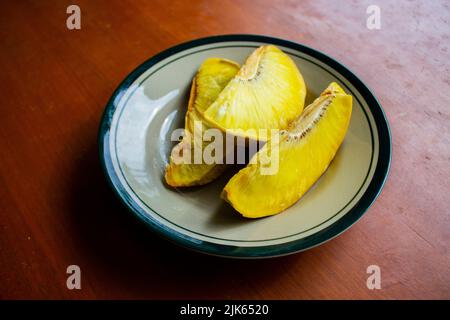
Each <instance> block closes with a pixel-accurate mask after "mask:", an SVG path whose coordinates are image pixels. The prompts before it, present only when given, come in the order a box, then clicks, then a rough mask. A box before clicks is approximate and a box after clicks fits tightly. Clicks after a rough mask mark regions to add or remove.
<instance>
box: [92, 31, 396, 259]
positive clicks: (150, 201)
mask: <svg viewBox="0 0 450 320" xmlns="http://www.w3.org/2000/svg"><path fill="white" fill-rule="evenodd" d="M263 44H274V45H276V46H278V47H279V48H280V49H281V50H283V51H284V52H285V53H287V54H288V55H289V56H290V57H291V58H292V59H293V60H294V62H295V63H296V64H297V66H298V67H299V68H300V70H301V72H302V74H303V77H304V79H305V82H306V85H307V87H308V96H307V100H312V99H314V98H315V97H317V96H318V95H319V94H320V93H321V92H322V90H324V89H325V88H326V87H327V85H328V84H329V83H330V82H332V81H336V82H337V83H338V84H339V85H341V86H342V87H343V88H344V89H345V90H346V91H347V93H349V94H351V95H352V96H353V98H354V99H353V113H352V118H351V123H350V126H349V129H348V132H347V135H346V137H345V140H344V142H343V144H342V146H341V147H340V149H339V151H338V152H337V154H336V157H335V158H334V160H333V162H332V163H331V165H330V166H329V168H328V170H327V171H326V172H325V173H324V175H323V176H322V177H321V178H320V179H319V180H318V182H317V183H316V184H315V185H314V186H313V187H312V188H311V189H310V190H309V191H308V192H307V193H306V194H305V195H304V196H303V197H302V199H300V201H298V202H297V203H296V204H295V205H293V206H292V207H290V208H289V209H287V210H285V211H284V212H283V213H281V214H278V215H275V216H271V217H266V218H262V219H253V220H252V219H245V218H242V217H240V216H239V215H238V214H237V213H236V212H235V211H234V209H233V208H232V207H231V206H230V205H228V204H227V203H225V202H224V201H222V200H221V199H220V197H219V195H220V192H221V190H222V188H223V187H224V186H225V184H226V182H227V179H229V178H230V177H231V175H232V174H233V172H232V171H233V169H230V170H229V172H227V173H226V174H225V175H224V176H223V177H221V178H220V179H218V180H217V181H214V182H213V183H210V184H208V185H207V186H203V187H196V188H187V189H181V188H180V189H172V188H170V187H168V186H166V184H165V183H164V168H165V166H166V165H167V163H168V158H169V154H170V150H171V148H172V146H173V145H174V142H171V133H172V131H173V130H175V129H177V128H182V127H183V124H184V122H183V120H184V115H185V112H186V108H187V102H188V97H189V89H190V85H191V81H192V78H193V76H194V75H195V73H196V71H197V69H198V68H199V66H200V64H201V63H202V62H203V61H204V60H205V59H206V58H208V57H222V58H227V59H231V60H234V61H237V62H239V63H241V64H242V63H243V62H244V60H245V58H246V57H247V56H248V55H249V54H250V53H251V52H252V51H253V50H254V49H255V48H257V47H259V46H260V45H263ZM99 152H100V159H101V163H102V166H103V169H104V173H105V175H106V178H107V180H108V182H109V184H110V185H111V187H112V189H113V190H114V192H115V194H116V195H117V196H118V197H119V199H120V200H121V201H122V202H123V203H124V204H125V206H126V207H127V208H128V209H129V211H130V212H131V213H132V214H133V215H135V216H136V217H137V218H139V219H140V220H141V221H142V222H144V223H145V224H146V225H147V226H148V227H150V228H151V229H152V230H153V231H155V232H156V233H157V234H159V235H161V236H163V237H165V238H167V239H168V240H171V241H173V242H175V243H177V244H180V245H182V246H184V247H187V248H190V249H193V250H196V251H200V252H203V253H208V254H213V255H219V256H226V257H234V258H263V257H274V256H281V255H286V254H291V253H295V252H298V251H302V250H305V249H308V248H312V247H314V246H317V245H319V244H321V243H324V242H325V241H328V240H330V239H332V238H334V237H336V236H337V235H339V234H340V233H342V232H343V231H345V230H346V229H348V228H349V227H350V226H351V225H352V224H353V223H355V222H356V221H357V220H358V219H359V218H360V217H361V216H362V215H363V214H364V213H365V212H366V210H367V209H368V208H369V207H370V205H371V204H372V203H373V201H374V200H375V199H376V198H377V196H378V194H379V193H380V191H381V189H382V187H383V185H384V182H385V180H386V177H387V174H388V171H389V165H390V160H391V136H390V131H389V125H388V122H387V120H386V117H385V115H384V112H383V109H382V108H381V106H380V104H379V103H378V101H377V100H376V98H375V96H374V95H373V94H372V93H371V91H370V90H369V89H368V88H367V86H366V85H365V84H364V83H363V82H362V81H361V80H360V79H359V78H358V77H357V76H356V75H355V74H354V73H353V72H351V71H350V70H349V69H348V68H346V67H345V66H343V65H342V64H341V63H339V62H337V61H336V60H334V59H332V58H330V57H329V56H327V55H326V54H324V53H321V52H319V51H317V50H314V49H312V48H309V47H307V46H304V45H301V44H298V43H294V42H291V41H287V40H282V39H277V38H272V37H267V36H259V35H224V36H214V37H208V38H202V39H198V40H194V41H190V42H187V43H183V44H180V45H177V46H175V47H172V48H170V49H167V50H165V51H163V52H161V53H159V54H157V55H155V56H154V57H152V58H150V59H149V60H147V61H146V62H144V63H143V64H142V65H140V66H139V67H137V68H136V69H135V70H134V71H133V72H131V73H130V74H129V75H128V76H127V77H126V78H125V80H124V81H123V82H122V83H121V84H120V85H119V87H118V88H117V90H116V91H115V92H114V94H113V95H112V97H111V99H110V101H109V102H108V104H107V106H106V109H105V112H104V114H103V118H102V120H101V125H100V130H99Z"/></svg>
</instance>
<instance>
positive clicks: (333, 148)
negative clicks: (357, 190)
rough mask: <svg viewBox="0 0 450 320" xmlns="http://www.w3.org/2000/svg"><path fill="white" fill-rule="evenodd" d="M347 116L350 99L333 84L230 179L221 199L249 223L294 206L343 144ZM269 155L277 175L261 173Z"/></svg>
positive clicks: (349, 113) (347, 122) (348, 117)
mask: <svg viewBox="0 0 450 320" xmlns="http://www.w3.org/2000/svg"><path fill="white" fill-rule="evenodd" d="M351 113H352V97H351V96H350V95H348V94H346V93H345V92H344V90H343V89H342V88H341V87H340V86H339V85H338V84H337V83H331V84H330V85H329V86H328V88H326V89H325V91H324V92H323V93H322V94H321V95H320V96H319V97H318V98H317V99H316V100H314V102H313V103H312V104H310V105H309V106H308V107H306V108H305V110H304V112H303V113H302V115H301V116H300V117H299V118H298V119H297V120H295V121H294V122H292V123H291V124H290V126H289V128H288V129H287V130H286V131H284V132H281V134H280V139H279V141H278V142H272V140H269V141H268V142H267V143H266V145H265V146H264V147H263V148H262V149H261V150H260V151H258V153H256V154H255V155H254V156H253V158H252V160H251V161H250V163H249V164H248V165H247V166H246V167H245V168H244V169H242V170H240V171H239V172H238V173H237V174H236V175H234V176H233V177H232V178H231V180H230V181H229V182H228V183H227V185H226V186H225V188H224V189H223V192H222V198H223V199H225V200H226V201H227V202H229V203H230V204H231V205H232V206H233V207H234V209H236V211H238V212H239V213H240V214H242V215H243V216H244V217H248V218H259V217H264V216H269V215H274V214H277V213H280V212H282V211H283V210H285V209H287V208H288V207H290V206H292V205H293V204H294V203H296V202H297V201H298V200H299V199H300V198H301V197H302V196H303V195H304V194H305V192H306V191H308V189H309V188H310V187H311V186H312V185H313V184H314V183H315V182H316V181H317V180H318V179H319V178H320V176H321V175H322V174H323V173H324V172H325V170H326V169H327V168H328V166H329V165H330V163H331V161H332V160H333V158H334V156H335V154H336V152H337V150H338V148H339V146H340V145H341V143H342V141H343V140H344V137H345V134H346V132H347V128H348V126H349V123H350V118H351ZM275 150H276V151H275ZM272 152H277V154H278V157H279V158H278V170H277V172H276V173H275V174H263V173H262V170H261V168H262V166H263V165H264V164H266V163H267V161H266V160H267V157H268V156H269V155H270V156H273V155H272V154H271V153H272Z"/></svg>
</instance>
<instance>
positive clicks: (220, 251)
mask: <svg viewBox="0 0 450 320" xmlns="http://www.w3.org/2000/svg"><path fill="white" fill-rule="evenodd" d="M218 42H252V43H255V42H260V43H270V44H274V45H280V46H283V47H286V48H289V49H291V50H294V51H297V52H301V53H306V54H308V55H310V56H312V57H313V58H315V59H317V60H319V61H321V62H322V63H324V64H326V65H328V66H330V67H331V68H332V69H334V70H336V71H337V72H338V73H339V74H341V75H343V76H344V77H345V78H346V79H347V80H348V81H349V82H350V83H351V84H352V85H353V86H354V87H355V89H356V90H357V91H358V92H359V93H360V95H361V96H362V97H363V98H364V100H365V101H366V103H367V105H368V107H369V110H370V113H371V114H372V117H373V119H374V123H375V125H376V128H377V133H378V141H379V152H378V159H377V163H376V167H375V171H374V174H373V176H372V178H371V180H370V182H369V184H368V187H367V189H366V190H365V191H364V193H363V194H362V196H361V198H360V200H359V201H358V202H357V203H356V204H355V205H354V206H353V207H352V208H351V209H350V210H349V211H348V212H347V213H346V214H345V215H344V216H343V217H341V218H340V219H338V220H337V221H335V222H334V223H333V224H331V225H330V226H328V227H326V228H324V229H322V230H319V231H318V232H316V233H313V234H311V235H309V236H307V237H305V238H301V239H296V240H293V241H290V242H283V243H279V244H272V245H267V246H254V247H252V246H238V245H236V246H234V245H225V244H219V243H213V242H209V241H206V240H200V239H197V238H195V237H191V236H188V235H185V234H182V233H180V232H178V231H176V230H174V229H172V228H170V226H167V225H166V224H164V223H161V222H159V221H157V220H155V219H153V218H152V217H151V216H148V215H144V214H143V213H141V212H140V210H139V207H138V205H137V203H135V202H134V201H133V200H132V199H131V197H129V196H127V194H128V193H127V192H126V191H125V188H124V186H123V185H122V183H121V182H120V180H119V178H118V176H117V174H116V172H115V170H114V168H113V165H112V159H111V153H110V150H109V134H110V129H111V121H112V118H113V115H114V112H115V110H116V108H117V106H118V103H119V101H120V100H121V98H122V97H123V95H124V94H125V93H126V91H127V90H128V88H129V87H130V85H131V84H132V83H133V82H134V81H135V80H136V79H138V78H139V76H141V75H142V73H144V72H145V71H146V70H148V69H149V68H151V67H152V66H153V65H155V64H156V63H158V62H160V61H161V60H163V59H166V58H169V57H170V56H172V55H174V54H176V53H178V52H181V51H184V50H187V49H191V48H194V47H198V46H203V45H208V44H212V43H218ZM98 151H99V158H100V164H101V167H102V171H103V173H104V175H105V177H106V180H107V182H108V185H109V186H110V188H111V189H112V190H113V193H114V194H115V195H116V197H117V198H118V199H119V201H120V202H121V203H122V204H123V205H124V206H125V208H126V209H127V210H128V211H130V212H131V213H132V214H133V215H134V216H136V217H137V218H138V220H139V221H141V222H142V223H144V224H145V225H146V226H147V227H150V230H151V231H153V232H155V233H156V234H158V235H159V236H162V237H163V238H166V239H167V240H169V241H171V242H174V243H176V244H178V245H181V246H183V247H186V248H189V249H192V250H194V251H198V252H202V253H206V254H211V255H217V256H222V257H230V258H269V257H276V256H283V255H288V254H293V253H296V252H300V251H304V250H307V249H311V248H313V247H316V246H318V245H320V244H323V243H325V242H327V241H329V240H331V239H333V238H335V237H337V236H338V235H340V234H342V233H343V232H344V231H346V230H347V229H348V228H350V227H351V226H352V225H353V224H354V223H356V222H357V221H358V220H359V219H360V218H361V217H362V216H363V215H364V214H365V213H366V212H367V210H368V209H369V208H370V207H371V206H372V204H373V203H374V201H375V200H376V199H377V198H378V196H379V194H380V192H381V190H382V189H383V187H384V184H385V182H386V180H387V177H388V175H389V170H390V164H391V159H392V137H391V130H390V127H389V123H388V120H387V118H386V114H385V112H384V110H383V108H382V106H381V104H380V103H379V101H378V100H377V98H376V97H375V95H374V94H373V93H372V91H371V90H370V89H369V88H368V86H367V85H366V84H365V83H364V82H363V81H362V80H361V79H360V78H359V77H358V76H357V75H356V74H355V73H354V72H352V71H350V69H349V68H347V67H346V66H345V65H344V64H342V63H341V62H339V61H338V60H336V59H334V58H332V57H331V56H329V55H327V54H325V53H323V52H321V51H319V50H316V49H313V48H311V47H308V46H306V45H303V44H300V43H297V42H293V41H290V40H285V39H281V38H276V37H271V36H266V35H255V34H227V35H217V36H210V37H204V38H199V39H195V40H191V41H187V42H183V43H181V44H178V45H175V46H173V47H170V48H168V49H166V50H163V51H161V52H159V53H157V54H156V55H154V56H152V57H150V58H149V59H147V60H146V61H144V62H143V63H142V64H140V65H139V66H138V67H136V68H135V69H134V70H133V71H131V72H130V73H129V74H128V75H127V76H126V77H125V79H124V80H123V81H122V82H121V83H120V84H119V86H118V87H117V88H116V90H115V91H114V92H113V94H112V96H111V98H110V99H109V101H108V102H107V104H106V107H105V109H104V111H103V114H102V117H101V121H100V127H99V130H98Z"/></svg>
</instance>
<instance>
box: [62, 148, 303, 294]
mask: <svg viewBox="0 0 450 320" xmlns="http://www.w3.org/2000/svg"><path fill="white" fill-rule="evenodd" d="M85 154H86V156H85V157H84V158H82V159H80V161H79V162H78V163H77V164H76V166H75V167H74V171H73V173H72V178H73V190H72V192H71V194H70V198H69V201H70V203H69V208H70V211H71V215H70V217H71V219H72V221H71V225H72V228H73V229H71V231H70V232H72V233H73V234H72V235H71V236H72V238H73V239H74V243H75V245H76V250H77V252H76V253H77V254H78V256H79V257H81V258H80V259H81V260H82V261H81V262H80V265H81V263H82V265H81V267H82V270H83V275H84V279H86V280H87V281H86V283H87V284H88V285H89V286H92V289H93V291H94V292H96V293H97V295H98V297H99V298H138V297H141V298H246V296H243V293H244V292H247V293H248V292H254V293H255V294H254V295H253V296H252V297H253V298H258V296H257V294H258V292H261V289H263V288H265V287H270V286H271V285H272V284H273V283H275V282H277V280H279V279H280V277H283V276H285V277H286V276H289V272H288V269H289V267H291V266H292V264H293V263H294V262H295V264H296V268H298V266H299V260H300V259H301V258H302V255H304V254H305V253H300V254H296V255H293V256H287V257H281V258H275V259H266V260H234V259H225V258H219V257H213V256H207V255H203V254H199V253H195V252H192V251H189V250H186V249H184V248H181V247H178V246H176V245H174V244H171V243H169V242H167V241H165V240H163V239H160V238H159V237H158V236H156V235H154V234H152V232H150V231H149V229H147V227H145V226H144V225H142V224H141V223H140V222H138V221H137V219H135V218H134V217H133V216H132V215H131V214H129V213H128V212H127V210H126V209H125V208H124V207H123V206H122V204H121V203H120V202H119V201H118V200H117V199H116V198H115V195H114V194H113V192H112V191H111V190H110V189H109V186H108V185H107V182H106V180H105V178H104V177H103V174H102V171H101V167H100V163H99V160H98V156H97V146H96V144H92V146H91V148H90V151H89V152H86V153H85ZM300 263H301V262H300ZM296 274H298V276H297V277H300V278H297V279H296V281H300V282H301V281H302V279H301V277H302V276H307V275H306V274H305V272H296ZM244 288H245V290H242V289H244Z"/></svg>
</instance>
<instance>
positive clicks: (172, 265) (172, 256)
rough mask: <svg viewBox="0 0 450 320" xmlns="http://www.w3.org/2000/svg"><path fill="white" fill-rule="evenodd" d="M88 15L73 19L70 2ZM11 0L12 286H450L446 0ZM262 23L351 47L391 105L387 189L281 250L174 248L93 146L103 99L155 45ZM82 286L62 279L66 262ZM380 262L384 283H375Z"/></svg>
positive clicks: (214, 292) (425, 292) (43, 294)
mask: <svg viewBox="0 0 450 320" xmlns="http://www.w3.org/2000/svg"><path fill="white" fill-rule="evenodd" d="M72 3H76V4H78V5H79V6H80V7H81V10H82V22H81V23H82V29H81V30H78V31H69V30H68V29H67V28H66V24H65V22H66V17H67V14H66V8H67V6H68V5H69V4H72ZM377 3H378V5H379V6H380V7H381V23H382V26H381V30H368V29H367V28H366V27H365V23H366V18H367V15H366V7H367V6H368V5H369V4H371V3H369V2H367V1H362V2H360V1H348V2H345V3H343V2H340V1H339V2H336V1H323V0H321V1H269V0H265V1H261V0H255V1H237V0H236V1H224V0H213V1H211V0H208V1H162V0H155V1H145V0H139V1H138V0H136V1H106V0H98V1H87V0H83V1H82V0H78V1H56V0H55V1H2V2H1V4H0V11H1V12H2V19H0V70H1V72H0V90H1V93H2V95H1V96H2V101H1V107H0V148H1V156H0V200H1V205H0V298H3V299H9V298H44V299H45V298H63V299H71V298H83V299H92V298H125V299H128V298H224V299H229V298H236V299H246V298H253V299H259V298H264V299H317V298H329V299H334V298H344V299H351V298H362V299H369V298H388V299H398V298H417V299H422V298H446V299H449V298H450V272H449V267H450V254H449V241H450V228H449V225H450V209H449V205H448V203H449V202H448V201H449V195H450V180H449V176H450V108H449V105H450V90H449V85H450V63H449V61H450V4H449V3H448V1H445V0H441V1H402V2H397V1H395V2H393V1H377ZM224 33H255V34H266V35H272V36H276V37H282V38H287V39H291V40H294V41H298V42H301V43H304V44H306V45H309V46H312V47H314V48H317V49H319V50H322V51H324V52H325V53H327V54H330V55H331V56H333V57H335V58H337V59H338V60H340V61H342V62H343V63H344V64H346V65H347V66H348V67H350V68H351V69H352V70H354V71H355V72H356V73H357V74H358V75H359V76H360V77H361V78H362V79H363V80H364V81H365V82H366V83H367V84H368V85H369V86H370V87H371V88H372V89H373V91H374V92H375V94H376V95H377V97H378V98H379V100H380V102H381V104H382V105H383V107H384V108H385V111H386V113H387V117H388V119H389V120H390V124H391V129H392V136H393V161H392V168H391V173H390V177H389V179H388V181H387V184H386V187H385V189H384V191H383V192H382V194H381V196H380V198H379V199H378V200H377V202H376V203H375V204H374V206H373V207H372V208H371V209H370V210H369V212H368V214H367V215H366V216H364V218H363V219H362V220H361V221H359V222H358V223H357V224H356V225H355V226H354V227H353V228H352V229H351V230H349V231H348V232H346V233H345V234H344V235H342V236H340V237H338V238H337V239H335V240H333V241H331V242H329V243H327V244H325V245H322V246H320V247H318V248H315V249H312V250H309V251H307V252H304V253H300V254H296V255H293V256H288V257H284V258H278V259H272V260H265V261H238V260H226V259H220V258H212V257H208V256H202V255H200V254H196V253H191V252H189V251H187V250H184V249H181V248H178V247H175V246H173V245H171V244H169V243H167V242H165V241H163V240H161V239H159V238H157V237H155V236H153V235H152V234H150V233H149V232H148V231H147V230H146V229H145V228H143V227H142V226H140V225H138V223H137V222H136V221H134V220H133V218H131V217H130V216H129V215H128V214H127V213H126V212H125V211H124V210H123V209H122V208H121V207H120V205H119V204H118V203H117V201H116V200H115V199H114V197H113V195H112V193H111V192H110V190H109V189H108V187H107V185H106V183H105V180H104V179H103V176H102V174H101V171H100V168H99V164H98V161H97V145H96V135H97V128H98V124H99V120H100V116H101V113H102V111H103V108H104V106H105V104H106V102H107V100H108V98H109V97H110V95H111V94H112V92H113V90H114V89H115V87H116V86H117V85H118V83H119V82H120V81H121V79H123V77H125V76H126V75H127V74H128V73H129V72H130V71H131V70H132V69H133V68H134V67H135V66H137V65H138V64H140V63H141V62H142V61H144V60H145V59H147V58H148V57H150V56H152V55H153V54H155V53H157V52H159V51H161V50H163V49H165V48H167V47H169V46H172V45H175V44H177V43H179V42H183V41H187V40H190V39H194V38H198V37H202V36H208V35H216V34H224ZM70 264H77V265H79V266H80V267H81V270H82V289H81V290H73V291H69V290H67V288H66V276H67V275H66V273H65V272H66V267H67V266H68V265H70ZM370 264H377V265H379V266H380V267H381V271H382V289H381V290H374V291H371V290H368V289H367V287H366V278H367V274H366V268H367V266H368V265H370Z"/></svg>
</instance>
